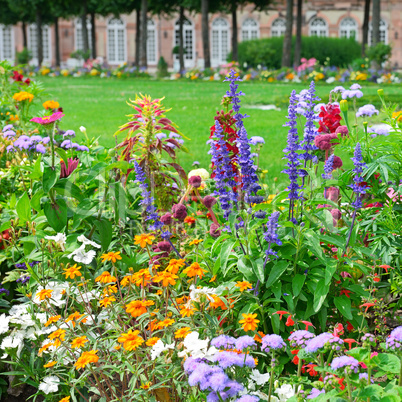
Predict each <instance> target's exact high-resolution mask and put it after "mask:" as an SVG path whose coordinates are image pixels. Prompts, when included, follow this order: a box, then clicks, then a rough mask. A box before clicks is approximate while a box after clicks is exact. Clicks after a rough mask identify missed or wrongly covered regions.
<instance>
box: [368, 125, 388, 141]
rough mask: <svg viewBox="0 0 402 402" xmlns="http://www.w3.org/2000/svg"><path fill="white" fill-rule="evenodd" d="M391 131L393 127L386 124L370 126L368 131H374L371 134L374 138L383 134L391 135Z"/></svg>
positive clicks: (385, 135)
mask: <svg viewBox="0 0 402 402" xmlns="http://www.w3.org/2000/svg"><path fill="white" fill-rule="evenodd" d="M390 131H391V127H388V126H385V125H378V126H373V127H369V128H368V129H367V132H368V133H372V134H371V137H372V138H375V137H377V136H378V135H383V136H384V137H387V136H388V135H389V132H390Z"/></svg>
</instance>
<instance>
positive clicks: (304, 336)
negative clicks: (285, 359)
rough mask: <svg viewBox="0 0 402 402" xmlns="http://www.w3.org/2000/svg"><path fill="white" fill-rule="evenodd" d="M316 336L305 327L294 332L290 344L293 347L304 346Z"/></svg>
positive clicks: (290, 337)
mask: <svg viewBox="0 0 402 402" xmlns="http://www.w3.org/2000/svg"><path fill="white" fill-rule="evenodd" d="M312 338H315V335H314V334H313V333H311V332H310V331H306V330H304V329H300V330H298V331H295V332H292V333H291V335H290V336H289V342H290V346H291V347H292V348H304V347H306V345H307V342H308V341H309V340H310V339H312Z"/></svg>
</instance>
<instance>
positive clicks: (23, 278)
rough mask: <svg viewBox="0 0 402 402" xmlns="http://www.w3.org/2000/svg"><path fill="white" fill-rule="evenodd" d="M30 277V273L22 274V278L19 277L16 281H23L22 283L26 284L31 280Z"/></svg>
mask: <svg viewBox="0 0 402 402" xmlns="http://www.w3.org/2000/svg"><path fill="white" fill-rule="evenodd" d="M30 278H31V277H30V276H29V275H24V276H21V277H20V278H18V279H17V280H16V282H19V283H21V285H25V284H26V283H27V282H28V281H29V279H30Z"/></svg>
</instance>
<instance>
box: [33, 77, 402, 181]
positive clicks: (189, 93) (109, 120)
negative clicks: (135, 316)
mask: <svg viewBox="0 0 402 402" xmlns="http://www.w3.org/2000/svg"><path fill="white" fill-rule="evenodd" d="M40 81H42V82H43V83H44V85H45V87H46V90H47V92H48V94H49V96H47V97H46V99H54V100H57V101H58V102H60V105H61V106H62V107H63V109H64V113H65V115H66V116H65V117H64V118H63V122H62V126H61V127H62V128H63V129H73V130H75V131H76V132H77V133H79V127H80V126H85V127H86V128H87V132H88V135H89V136H90V137H100V139H99V142H100V143H101V144H103V145H106V146H112V145H113V144H114V143H115V140H114V137H113V134H114V133H115V132H116V130H117V129H118V127H119V126H120V125H122V124H123V123H125V122H126V121H127V117H126V115H128V114H130V113H131V112H132V110H133V109H132V108H130V107H129V106H128V105H127V104H126V101H127V100H128V99H130V98H131V99H134V98H135V94H139V93H142V94H149V95H151V96H152V97H163V96H164V97H165V101H164V104H165V106H166V107H167V108H172V110H171V111H170V112H169V113H168V114H167V116H168V117H169V118H170V119H171V120H172V121H173V122H175V123H176V124H177V125H178V126H179V129H180V131H181V132H182V133H183V134H184V135H185V136H186V137H188V138H189V139H190V140H189V141H186V143H185V145H186V146H187V148H188V149H189V151H190V154H183V153H182V154H181V155H180V157H179V161H180V163H182V165H183V166H184V168H185V169H186V170H189V169H190V168H191V164H192V162H193V161H195V160H198V161H199V162H200V163H201V167H206V168H207V167H208V165H209V155H208V154H207V152H208V150H209V147H208V145H206V141H207V139H208V135H209V127H210V126H211V125H212V124H213V123H214V115H215V114H216V112H217V111H218V110H220V101H221V98H222V96H223V95H224V94H225V92H226V90H227V89H228V83H227V82H221V83H220V82H205V81H204V82H201V81H200V82H194V81H193V82H189V81H152V80H139V79H125V80H123V79H122V80H118V79H104V80H103V79H100V78H49V77H43V78H40ZM240 85H241V89H242V91H243V92H244V93H245V96H243V97H242V104H243V105H244V108H243V112H245V113H247V114H248V115H250V117H249V118H248V119H246V121H245V126H246V128H247V131H248V134H249V136H254V135H258V136H261V137H263V138H264V139H265V141H266V144H265V146H264V148H263V151H262V155H261V163H260V166H261V167H263V168H264V169H268V170H269V174H270V176H271V177H275V176H278V175H280V171H281V170H282V169H283V164H284V161H283V160H282V150H283V148H284V146H285V143H286V135H287V130H286V128H284V127H283V124H284V123H285V121H286V114H287V110H286V109H285V108H283V109H282V110H281V111H264V110H257V109H251V108H247V106H248V105H256V104H273V103H275V102H276V101H278V99H280V98H282V99H283V98H284V97H285V96H288V95H289V94H290V92H291V90H292V89H296V91H298V92H299V91H300V90H302V89H303V88H305V87H306V86H305V85H304V84H297V85H295V84H268V83H266V82H265V83H260V82H244V83H240ZM331 88H332V86H329V85H321V86H319V87H318V95H319V96H321V97H322V96H328V92H329V90H330V89H331ZM400 88H401V87H400V86H388V87H387V88H386V90H385V92H386V93H391V94H394V96H397V94H398V93H399V92H400ZM377 89H378V87H377V86H368V87H366V88H363V91H364V93H365V95H371V96H373V95H375V94H376V91H377ZM46 99H43V100H46ZM401 99H402V96H401ZM365 103H367V101H364V98H363V100H361V105H363V104H365ZM282 104H283V102H282ZM122 137H123V136H122V135H120V136H119V138H122ZM279 177H280V176H279Z"/></svg>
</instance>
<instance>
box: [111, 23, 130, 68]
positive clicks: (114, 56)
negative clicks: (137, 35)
mask: <svg viewBox="0 0 402 402" xmlns="http://www.w3.org/2000/svg"><path fill="white" fill-rule="evenodd" d="M107 59H108V62H109V64H121V63H124V62H125V61H126V60H127V52H126V27H125V24H124V22H123V21H122V20H121V19H120V18H111V19H110V20H109V21H108V23H107Z"/></svg>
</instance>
